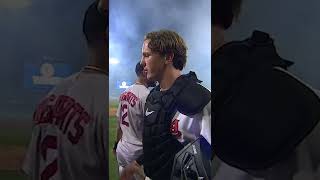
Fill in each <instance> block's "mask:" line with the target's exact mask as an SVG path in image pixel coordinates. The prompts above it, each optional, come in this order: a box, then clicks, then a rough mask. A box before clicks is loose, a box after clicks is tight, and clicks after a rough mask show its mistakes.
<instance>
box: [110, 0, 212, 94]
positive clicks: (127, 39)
mask: <svg viewBox="0 0 320 180" xmlns="http://www.w3.org/2000/svg"><path fill="white" fill-rule="evenodd" d="M210 3H211V1H210V0H196V1H194V0H161V1H159V0H130V1H127V0H110V27H109V30H110V32H109V38H110V40H109V44H110V47H109V49H110V57H111V58H116V59H118V60H119V61H120V63H119V64H117V65H110V88H111V92H110V93H111V94H112V95H117V94H118V93H119V91H120V90H119V89H117V87H116V85H117V81H122V80H127V81H130V82H132V83H133V82H134V80H135V78H136V76H135V73H134V68H135V65H136V63H137V62H138V61H139V60H140V58H141V47H142V42H143V37H144V35H145V34H146V33H147V32H150V31H154V30H159V29H171V30H174V31H176V32H178V33H179V34H180V35H181V36H182V37H183V38H184V39H185V41H186V43H187V46H188V48H189V51H188V60H187V66H186V68H185V70H184V71H183V72H184V73H187V72H189V71H190V70H193V71H195V72H196V73H197V75H198V78H199V79H201V80H203V81H204V82H203V84H204V85H205V86H206V87H208V88H211V68H210V67H211V61H210V59H211V53H210V52H211V30H210V27H211V26H210V23H211V4H210Z"/></svg>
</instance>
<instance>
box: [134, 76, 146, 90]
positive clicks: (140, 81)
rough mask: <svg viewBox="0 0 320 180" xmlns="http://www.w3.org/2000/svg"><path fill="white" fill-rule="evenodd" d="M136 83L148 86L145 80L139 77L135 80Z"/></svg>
mask: <svg viewBox="0 0 320 180" xmlns="http://www.w3.org/2000/svg"><path fill="white" fill-rule="evenodd" d="M136 84H140V85H144V86H145V87H146V88H148V84H147V82H146V81H144V80H143V79H142V78H140V77H139V78H138V79H137V80H136Z"/></svg>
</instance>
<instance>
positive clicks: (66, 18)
mask: <svg viewBox="0 0 320 180" xmlns="http://www.w3.org/2000/svg"><path fill="white" fill-rule="evenodd" d="M155 1H156V0H154V1H148V2H145V1H138V0H132V1H130V2H128V1H124V0H121V1H120V0H119V1H116V0H111V1H110V7H114V10H111V12H110V13H111V14H110V15H111V17H110V26H111V27H110V60H112V61H110V62H111V64H110V100H111V102H110V105H111V106H110V141H109V142H110V150H111V147H112V145H113V141H114V136H115V118H114V110H115V108H116V106H117V98H118V96H119V94H120V92H121V91H123V89H120V88H118V87H119V85H120V84H121V83H122V81H126V82H127V84H128V85H129V84H130V83H133V82H134V78H135V74H134V70H133V67H134V64H135V63H136V62H137V61H138V60H139V58H140V50H141V44H142V42H141V39H142V38H143V34H144V33H145V32H148V31H150V30H155V29H158V28H163V27H165V28H172V29H175V30H177V31H178V32H180V33H181V35H182V36H183V37H184V38H185V39H186V41H187V43H188V45H189V48H190V52H189V53H190V54H189V58H188V59H189V62H188V66H187V67H186V69H187V70H190V69H193V70H194V71H196V72H197V73H198V75H199V78H200V79H201V80H203V81H204V85H205V86H206V87H210V86H211V81H210V76H209V74H210V68H208V67H209V66H210V48H208V47H210V25H209V24H210V23H209V22H207V21H210V12H209V11H210V4H209V3H210V1H208V0H197V1H193V2H191V1H190V2H189V0H188V1H185V0H177V1H176V2H177V3H172V1H169V0H163V1H157V2H155ZM90 2H91V0H81V1H65V0H55V1H50V0H1V1H0V26H1V28H0V39H1V42H0V62H1V67H0V82H1V89H0V99H1V101H0V179H1V180H2V179H4V180H7V179H9V180H11V179H12V180H22V179H26V177H25V176H23V175H22V174H21V173H20V171H19V168H20V166H21V162H22V159H23V156H24V152H25V148H26V146H27V144H28V141H29V138H30V132H31V120H32V119H31V117H32V113H33V110H34V108H35V106H36V104H37V103H38V102H39V99H40V98H41V97H43V95H45V94H46V93H47V92H48V90H49V89H50V88H51V87H52V85H39V84H34V82H33V80H32V76H39V75H41V73H40V68H41V66H42V65H43V64H45V63H48V64H51V65H52V66H53V67H54V69H55V76H56V77H61V78H63V77H65V76H67V75H70V74H71V73H73V72H76V71H79V70H80V68H81V67H82V66H83V65H85V63H86V57H87V54H86V49H85V41H84V39H83V36H82V32H81V23H82V17H83V14H84V11H85V9H86V8H87V7H88V5H89V4H90ZM124 2H126V3H127V4H125V3H124ZM188 2H189V3H188ZM288 2H290V3H288ZM319 5H320V2H319V1H317V0H310V1H308V4H304V6H301V1H298V0H291V1H281V2H279V1H277V0H270V1H265V2H262V1H254V0H246V1H245V3H244V6H243V11H242V13H241V16H240V17H239V19H240V21H239V22H236V23H235V26H234V27H233V28H232V29H231V30H230V31H229V32H227V36H228V38H227V39H234V38H236V39H239V38H240V39H241V38H246V37H247V36H248V35H250V33H251V31H252V30H253V29H259V30H263V31H267V32H269V33H270V34H271V35H272V36H273V37H274V38H275V43H276V45H277V48H278V51H279V54H280V55H281V56H282V57H284V58H287V59H290V60H292V61H294V62H295V63H296V64H295V66H294V67H293V68H292V69H291V70H292V72H293V73H295V74H297V75H298V76H300V77H301V78H302V79H303V80H305V81H306V82H308V83H309V84H310V85H312V86H314V87H315V88H318V89H320V79H319V76H320V74H319V71H318V68H319V61H318V58H319V53H318V52H319V50H318V42H319V37H320V36H319V35H318V32H319V31H320V22H319V21H314V20H315V19H317V18H316V17H320V14H319V13H320V12H319V11H317V9H316V8H317V7H319ZM161 7H162V8H161ZM257 7H259V8H257ZM261 7H266V8H261ZM283 7H285V13H283V12H284V9H283ZM116 9H117V10H116ZM130 9H131V10H130ZM164 9H165V10H164ZM270 9H272V11H271V10H270ZM185 13H187V14H189V16H185ZM193 13H195V14H193ZM159 16H161V17H163V19H162V20H159ZM126 17H127V18H129V19H126ZM200 17H205V18H204V19H202V18H200ZM113 18H114V20H112V19H113ZM116 21H118V24H117V22H116ZM143 22H145V23H143ZM188 24H189V26H188ZM199 47H200V48H199ZM193 50H195V54H193V52H192V51H193ZM207 50H208V51H207ZM204 51H205V52H204ZM196 52H201V55H197V54H196ZM52 66H51V67H52ZM47 67H48V66H47ZM49 70H50V68H49ZM112 112H113V113H112ZM109 155H110V163H111V165H112V166H110V167H111V169H110V177H112V178H110V179H116V178H115V176H116V173H117V168H116V164H115V160H114V157H113V156H112V154H111V151H110V153H109Z"/></svg>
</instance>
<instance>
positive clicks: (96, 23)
mask: <svg viewBox="0 0 320 180" xmlns="http://www.w3.org/2000/svg"><path fill="white" fill-rule="evenodd" d="M108 20H109V19H108V18H107V16H106V15H105V14H103V13H101V12H99V10H98V1H95V2H94V3H92V4H91V5H90V6H89V8H88V9H87V10H86V13H85V15H84V19H83V33H84V35H85V37H86V40H87V43H88V45H95V44H97V43H98V42H101V41H107V38H106V37H107V32H106V30H107V25H108V24H109V21H108Z"/></svg>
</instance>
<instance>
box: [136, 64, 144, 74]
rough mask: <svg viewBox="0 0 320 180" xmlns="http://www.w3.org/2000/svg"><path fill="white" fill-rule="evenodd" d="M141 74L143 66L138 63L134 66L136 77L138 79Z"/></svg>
mask: <svg viewBox="0 0 320 180" xmlns="http://www.w3.org/2000/svg"><path fill="white" fill-rule="evenodd" d="M142 72H143V66H142V65H141V64H140V61H139V62H138V63H137V65H136V75H137V76H138V77H139V76H141V74H142Z"/></svg>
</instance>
